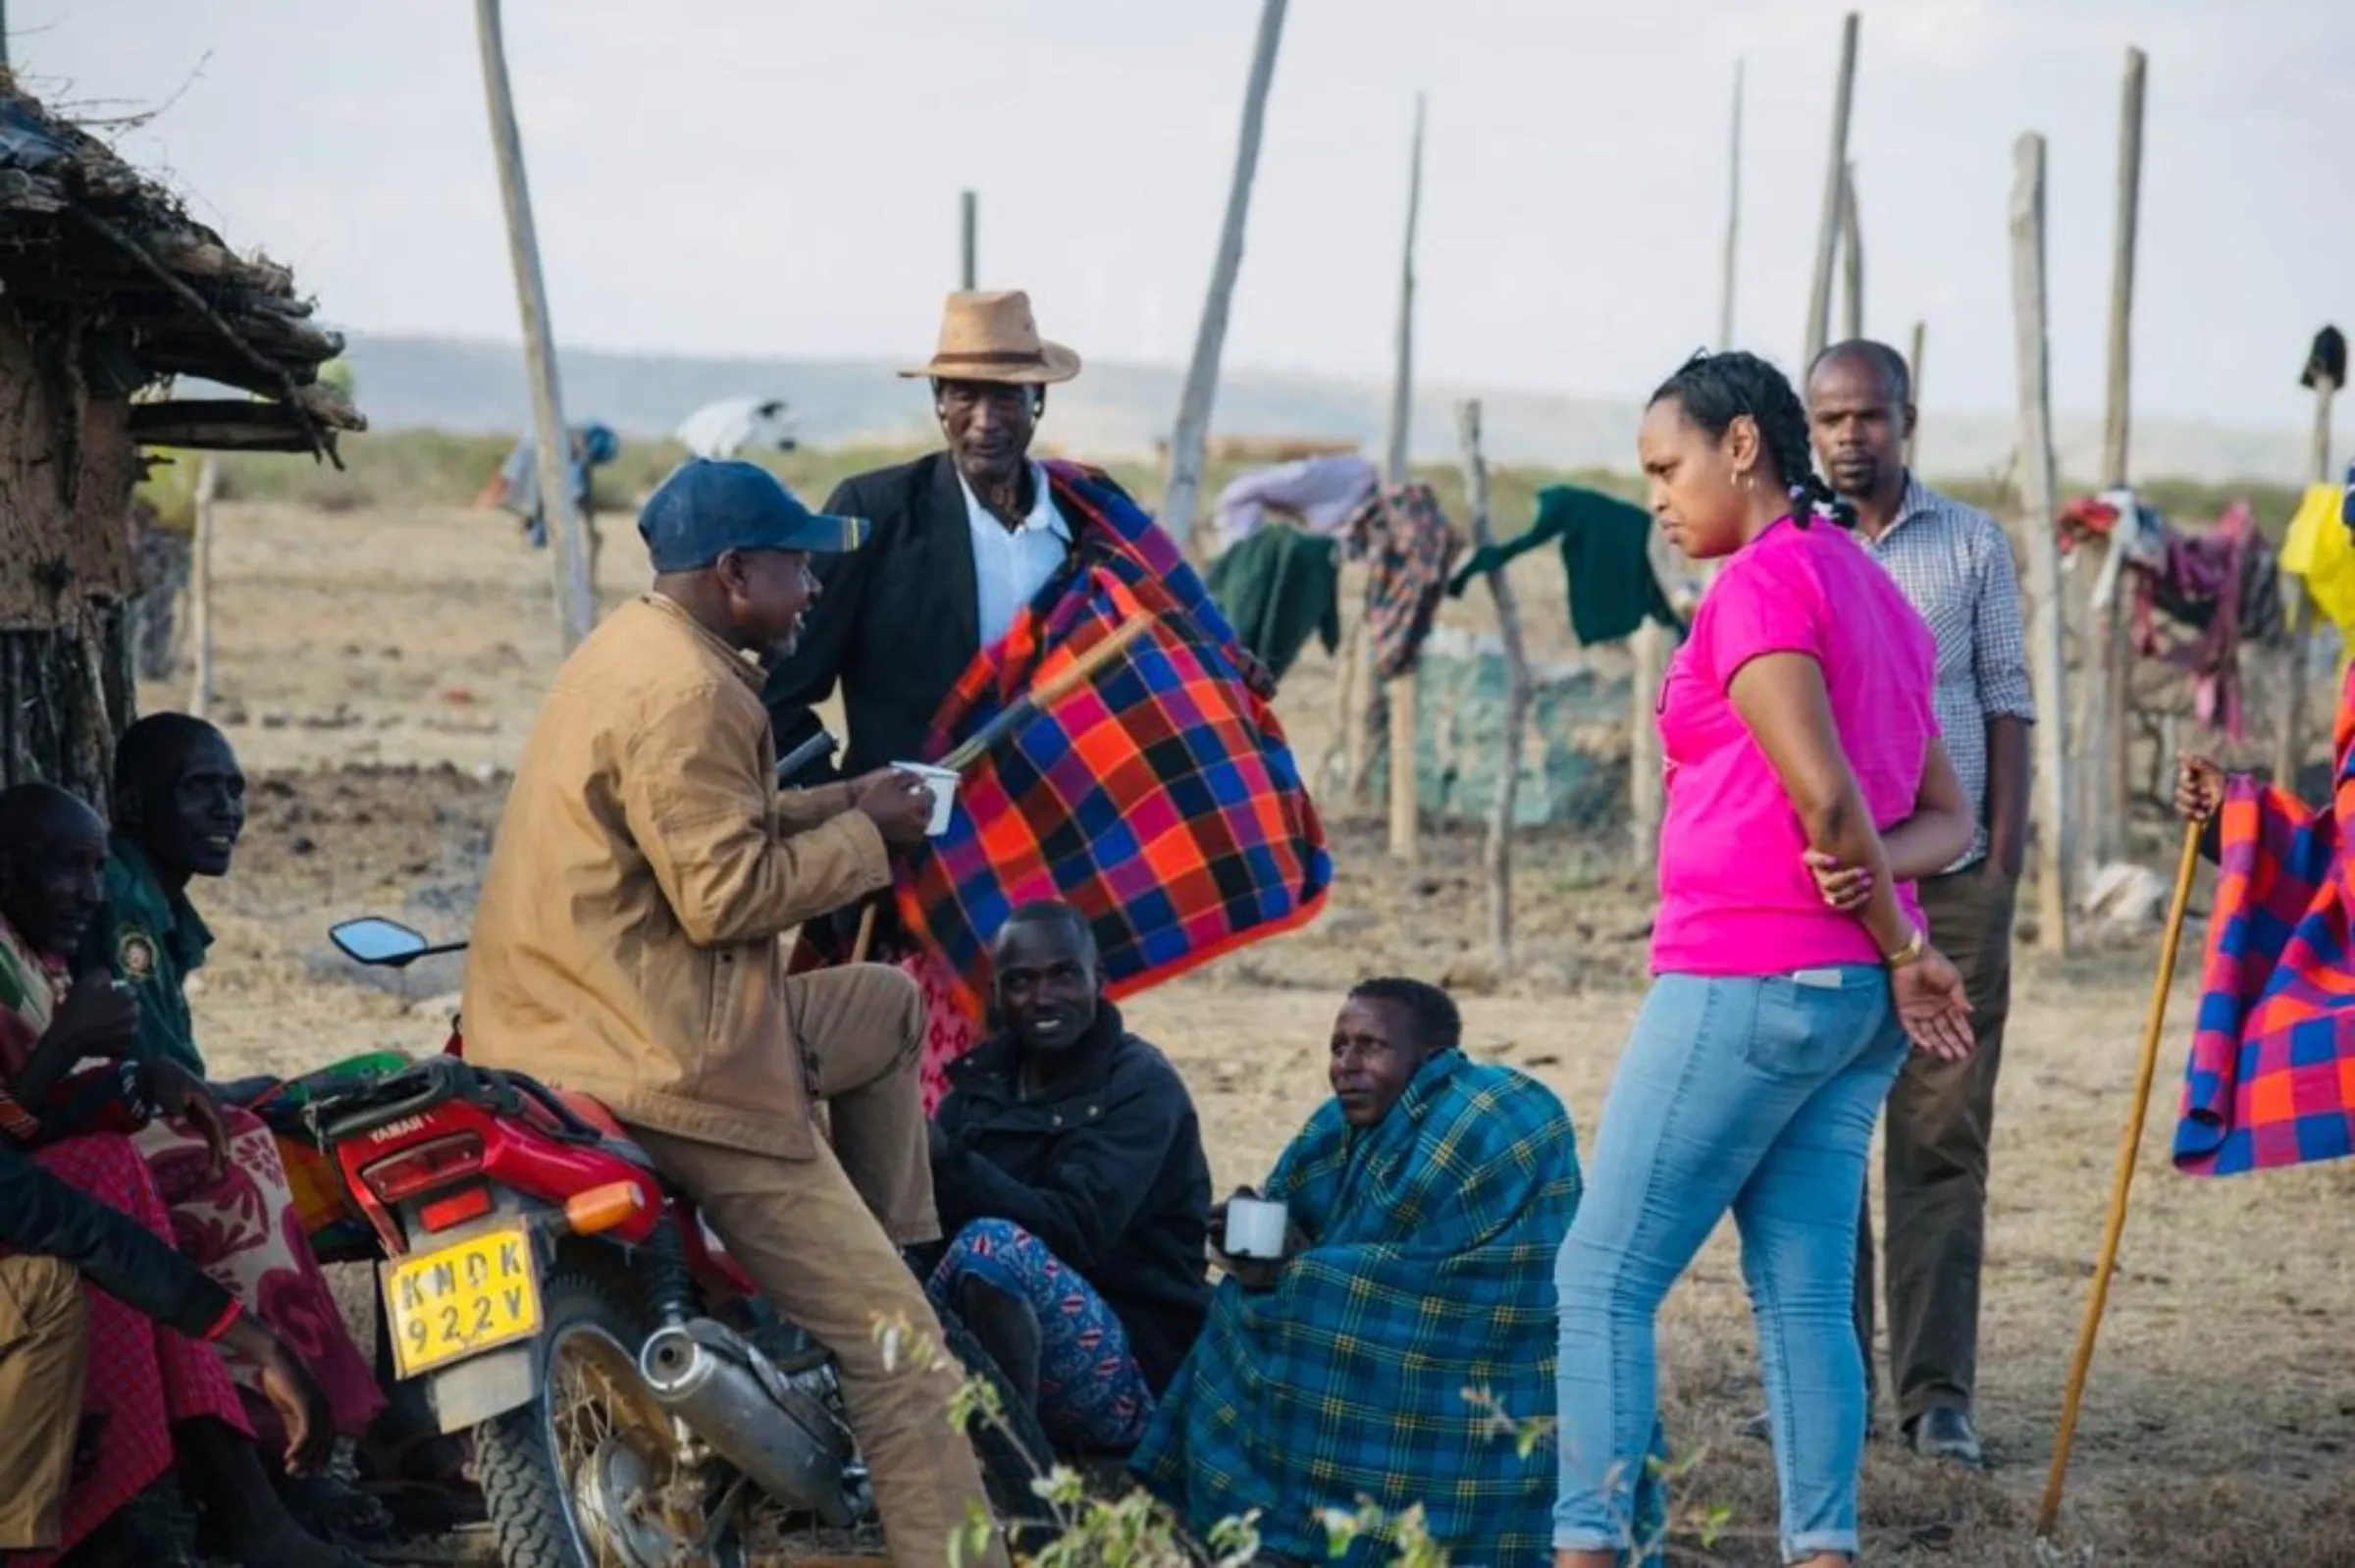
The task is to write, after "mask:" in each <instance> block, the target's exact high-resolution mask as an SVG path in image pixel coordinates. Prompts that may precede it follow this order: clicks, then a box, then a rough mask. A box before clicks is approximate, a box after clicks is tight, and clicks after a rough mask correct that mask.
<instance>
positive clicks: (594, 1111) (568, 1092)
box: [554, 1089, 630, 1143]
mask: <svg viewBox="0 0 2355 1568" xmlns="http://www.w3.org/2000/svg"><path fill="white" fill-rule="evenodd" d="M554 1092H555V1096H556V1098H557V1099H559V1100H561V1101H563V1102H564V1108H565V1109H566V1110H567V1111H570V1112H571V1113H572V1114H573V1115H574V1116H577V1117H579V1118H580V1119H581V1120H582V1121H584V1122H586V1123H588V1124H590V1125H591V1126H593V1127H595V1128H597V1130H598V1131H600V1132H602V1133H603V1134H604V1135H605V1136H606V1137H608V1138H611V1139H612V1140H613V1141H614V1142H616V1143H627V1142H629V1141H630V1135H629V1133H628V1132H627V1131H626V1130H625V1129H624V1128H623V1127H622V1124H621V1122H620V1119H619V1118H617V1117H615V1116H614V1115H613V1113H612V1112H611V1111H609V1110H607V1109H605V1102H604V1101H602V1100H600V1099H598V1098H597V1097H596V1096H595V1095H590V1094H583V1093H582V1092H581V1091H580V1090H578V1089H557V1090H556V1091H554Z"/></svg>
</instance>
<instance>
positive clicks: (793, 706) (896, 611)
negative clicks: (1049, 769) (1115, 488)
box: [762, 451, 1076, 782]
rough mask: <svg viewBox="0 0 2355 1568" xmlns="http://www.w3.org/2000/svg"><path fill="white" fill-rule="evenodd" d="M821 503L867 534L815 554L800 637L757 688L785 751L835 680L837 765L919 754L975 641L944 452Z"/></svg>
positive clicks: (958, 495)
mask: <svg viewBox="0 0 2355 1568" xmlns="http://www.w3.org/2000/svg"><path fill="white" fill-rule="evenodd" d="M826 510H827V511H829V512H832V513H834V514H836V515H838V516H844V517H864V518H865V519H866V520H867V521H868V522H870V523H871V524H873V525H874V527H873V532H872V533H871V534H870V535H869V536H868V538H867V540H866V543H865V544H864V546H863V547H862V548H861V549H855V550H852V551H851V552H850V553H848V554H844V555H821V556H819V557H817V558H816V560H815V561H814V563H813V564H814V567H815V570H816V573H817V580H818V583H819V585H820V587H821V589H822V592H821V593H820V595H819V597H818V601H817V602H816V603H815V604H813V605H811V608H810V612H809V614H808V616H807V618H806V619H805V620H804V622H803V625H802V643H801V647H800V648H798V649H797V650H795V652H794V653H793V656H792V657H790V658H787V659H783V660H780V661H779V662H778V663H777V664H776V666H775V667H774V668H772V669H771V670H770V672H769V676H768V684H767V687H766V689H765V691H764V692H763V694H762V695H763V700H764V701H765V702H766V703H767V704H768V713H769V719H770V722H771V723H772V724H773V725H774V726H775V729H776V736H777V755H778V756H780V757H782V756H784V755H785V754H787V753H788V752H791V751H792V750H793V749H794V748H795V747H797V746H799V745H801V744H802V742H804V741H806V740H808V739H809V738H810V737H811V736H812V735H815V734H816V733H817V728H818V723H817V715H816V713H815V711H814V709H815V707H816V706H817V705H818V704H819V703H822V702H824V701H825V700H826V698H827V697H828V696H829V695H830V694H831V693H832V692H833V690H834V688H835V686H836V685H838V684H839V685H840V686H841V688H842V706H843V713H844V717H845V718H846V719H847V720H848V727H849V729H850V734H849V735H847V736H845V737H844V747H843V751H842V753H841V760H840V767H839V773H840V774H841V775H843V776H849V777H857V776H858V775H859V774H861V773H864V772H867V771H869V770H871V769H874V768H878V767H883V766H885V765H887V764H889V763H892V762H909V761H917V760H921V757H922V754H921V752H920V750H919V748H921V747H922V745H923V742H924V737H925V735H926V734H928V733H929V732H930V730H931V728H932V720H933V717H934V716H935V715H936V714H937V713H938V712H939V711H940V705H941V703H942V702H943V701H944V700H946V699H947V697H948V695H949V691H950V688H952V687H954V686H955V685H956V684H957V680H958V677H959V676H961V675H963V674H964V673H965V671H966V667H967V666H968V665H969V664H971V663H972V661H973V655H974V654H975V653H979V652H980V651H981V608H980V598H979V589H978V587H977V583H976V579H975V577H974V575H973V545H972V533H971V527H972V525H971V523H970V521H969V519H968V513H967V510H966V504H965V488H964V487H963V486H962V485H960V484H959V483H958V480H957V469H956V466H955V465H954V464H953V463H952V462H950V460H949V454H948V453H947V452H945V451H939V452H933V453H931V454H930V455H928V456H924V457H918V458H917V459H916V461H914V462H912V463H902V464H900V465H899V466H898V467H896V468H879V469H877V470H875V471H874V472H873V473H869V474H858V475H854V476H853V477H852V478H850V479H846V480H844V481H843V482H842V485H841V486H840V487H839V488H838V489H836V491H835V492H834V494H833V496H832V497H830V498H828V500H827V501H826ZM1073 526H1074V527H1076V523H1075V522H1074V525H1073ZM806 781H807V782H816V781H817V779H816V778H815V777H814V776H813V777H811V778H809V779H808V780H806Z"/></svg>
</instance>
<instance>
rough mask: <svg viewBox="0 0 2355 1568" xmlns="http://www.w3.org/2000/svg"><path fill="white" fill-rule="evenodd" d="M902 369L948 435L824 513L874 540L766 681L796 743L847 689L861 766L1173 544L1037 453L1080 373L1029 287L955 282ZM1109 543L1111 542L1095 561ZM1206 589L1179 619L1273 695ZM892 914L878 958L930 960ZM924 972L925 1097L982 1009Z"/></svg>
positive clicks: (785, 743) (1080, 472) (1041, 647)
mask: <svg viewBox="0 0 2355 1568" xmlns="http://www.w3.org/2000/svg"><path fill="white" fill-rule="evenodd" d="M900 374H901V375H902V376H903V377H905V378H908V379H910V380H923V381H927V382H929V383H930V385H931V389H932V411H933V415H934V417H935V418H936V419H937V420H938V421H939V423H940V430H941V435H942V436H943V438H945V441H946V445H945V447H944V449H942V450H940V451H936V452H929V453H927V454H925V455H924V456H922V457H918V458H916V460H915V461H914V462H909V463H901V464H898V465H896V466H894V467H890V468H883V469H878V470H876V471H874V472H872V473H866V474H860V475H856V476H854V477H853V478H851V479H849V480H846V481H845V482H844V483H843V485H842V486H841V488H840V489H838V490H836V491H835V493H834V495H833V497H831V498H830V499H829V500H828V501H827V503H826V509H827V510H828V511H830V512H834V513H837V514H840V515H845V516H854V517H864V518H866V519H867V520H869V522H871V524H872V525H873V528H874V537H873V540H872V542H871V543H870V544H869V545H868V546H867V548H865V549H862V550H860V551H858V552H857V553H855V554H845V555H836V556H832V557H829V558H826V559H823V560H821V561H819V562H818V563H817V565H816V570H817V573H818V580H819V582H820V583H821V584H822V586H823V589H824V592H823V594H822V596H821V597H820V598H819V600H818V601H817V602H816V603H815V604H814V605H812V606H811V611H810V616H809V621H808V625H807V628H806V630H805V633H804V636H803V638H802V642H801V646H800V649H799V651H798V652H797V653H794V654H793V655H792V656H791V657H789V658H786V659H783V660H781V661H779V662H778V664H777V665H776V666H775V667H774V669H773V670H772V672H771V674H770V677H769V680H768V685H767V688H766V691H765V693H764V698H765V701H766V702H767V704H768V709H769V714H770V716H771V718H772V720H773V722H774V725H775V729H776V737H777V748H778V751H779V754H780V755H785V754H790V753H791V752H792V751H794V750H795V749H796V748H797V747H799V746H801V745H802V744H803V743H804V742H805V741H808V740H809V739H811V737H813V736H814V735H816V733H817V729H818V721H817V717H816V715H815V712H814V709H815V707H816V706H817V705H818V704H819V703H821V702H823V701H824V700H825V699H826V698H827V697H828V696H829V695H830V694H831V693H832V692H833V690H834V689H835V688H836V687H837V686H839V687H840V688H841V691H842V700H843V707H844V712H845V717H846V719H847V721H848V725H849V731H850V734H849V744H848V746H847V748H846V749H845V752H844V755H843V758H842V769H843V771H844V772H845V773H847V774H849V775H852V776H856V775H858V774H861V773H864V772H865V771H867V770H869V769H872V768H876V767H881V766H885V765H887V764H889V763H892V762H896V761H906V760H917V759H925V758H930V757H932V756H937V755H939V748H937V747H933V746H932V745H931V744H930V743H931V742H933V741H934V740H935V739H936V738H937V737H936V735H935V731H936V730H937V729H939V728H940V726H941V725H942V724H943V723H944V720H946V719H947V718H948V715H947V714H946V711H945V710H946V709H947V707H948V706H950V700H951V698H952V695H953V694H955V693H957V692H958V690H959V688H960V682H963V681H968V680H971V679H973V678H974V677H973V675H972V673H971V672H973V671H974V669H975V667H976V665H977V664H981V663H990V662H992V661H993V660H994V661H995V662H997V663H999V664H1001V665H1003V666H1004V667H1005V668H1006V669H1008V670H1010V671H1020V672H1022V673H1021V674H1010V675H1009V677H1008V678H1009V679H1021V678H1023V675H1026V673H1027V672H1028V671H1034V670H1035V669H1036V668H1037V666H1038V661H1039V659H1040V658H1041V657H1042V656H1043V655H1044V654H1045V653H1047V652H1048V651H1050V650H1051V649H1053V648H1057V647H1062V646H1068V645H1067V643H1066V642H1065V639H1066V638H1068V637H1069V636H1070V635H1071V634H1073V633H1074V632H1076V631H1077V630H1079V628H1080V627H1081V626H1082V625H1086V624H1092V623H1090V622H1087V621H1085V620H1084V619H1083V618H1080V617H1077V616H1075V614H1074V613H1073V612H1072V601H1073V598H1074V597H1075V596H1083V595H1084V594H1085V592H1086V589H1087V584H1086V583H1085V582H1084V581H1082V580H1081V579H1083V578H1084V577H1085V576H1086V574H1085V573H1082V572H1075V571H1073V570H1069V568H1073V567H1075V566H1076V565H1077V563H1078V562H1079V561H1080V560H1081V559H1082V558H1083V557H1086V558H1097V559H1100V558H1101V556H1102V553H1103V551H1110V552H1112V553H1116V554H1121V555H1122V556H1123V558H1124V559H1125V560H1126V561H1128V562H1130V563H1131V564H1133V563H1136V562H1140V561H1142V560H1143V559H1144V555H1145V554H1146V553H1153V552H1156V551H1159V550H1161V549H1162V547H1161V545H1160V543H1159V542H1154V543H1148V544H1139V543H1138V542H1137V541H1135V540H1133V539H1130V538H1129V534H1130V533H1131V532H1132V531H1134V530H1136V529H1138V528H1140V527H1141V529H1142V530H1143V531H1144V532H1147V533H1157V532H1158V530H1156V529H1155V528H1154V525H1153V524H1152V523H1151V522H1150V520H1149V519H1146V518H1145V516H1144V514H1143V512H1142V511H1141V509H1139V508H1138V507H1137V506H1136V503H1135V502H1134V501H1133V500H1131V499H1130V498H1129V497H1127V496H1126V495H1125V494H1124V493H1122V491H1121V490H1120V487H1119V486H1118V485H1116V484H1114V483H1113V482H1112V480H1111V479H1110V478H1109V477H1107V476H1105V475H1104V474H1102V473H1100V472H1097V471H1094V470H1089V469H1083V468H1081V467H1079V466H1077V465H1075V464H1070V463H1055V464H1052V465H1049V464H1045V463H1041V462H1039V461H1037V460H1035V459H1033V458H1032V457H1031V455H1030V445H1031V441H1032V438H1033V437H1034V436H1035V435H1036V434H1037V430H1038V421H1039V416H1040V415H1041V414H1042V413H1044V412H1045V410H1046V406H1047V389H1048V388H1049V387H1053V386H1059V385H1061V384H1062V383H1064V382H1068V381H1070V380H1071V379H1072V378H1073V377H1074V376H1076V375H1078V374H1079V356H1078V355H1077V354H1075V353H1073V351H1072V350H1071V349H1069V348H1066V347H1065V346H1063V345H1062V344H1061V343H1057V342H1053V341H1050V340H1047V339H1046V338H1044V337H1042V336H1041V335H1040V333H1039V330H1038V323H1037V321H1036V320H1035V319H1034V318H1033V316H1032V315H1031V310H1030V299H1029V296H1028V295H1027V294H1024V293H1022V292H1021V291H1019V290H1015V291H1006V292H967V293H953V294H951V295H949V296H948V302H947V308H946V311H945V313H944V315H943V317H942V321H941V328H940V340H939V344H938V347H937V348H936V349H935V351H934V353H933V355H932V357H931V358H930V359H929V360H927V361H926V362H925V363H923V364H921V365H918V366H916V367H913V368H911V369H908V370H903V371H901V372H900ZM1097 545H1101V546H1102V547H1103V550H1102V551H1098V552H1097V554H1096V555H1095V556H1093V557H1090V555H1089V551H1090V549H1092V548H1093V547H1094V546H1097ZM1168 553H1169V554H1170V556H1171V559H1170V560H1169V562H1168V563H1167V566H1166V567H1164V566H1155V567H1152V568H1150V569H1149V570H1148V573H1147V574H1148V575H1152V576H1156V577H1160V578H1164V579H1169V578H1172V577H1181V578H1182V579H1183V580H1184V582H1185V583H1186V584H1187V585H1191V586H1192V587H1198V584H1197V583H1196V580H1195V579H1194V578H1193V575H1192V573H1191V572H1190V571H1189V570H1188V569H1187V568H1186V567H1185V566H1184V565H1183V563H1182V562H1181V561H1178V560H1177V559H1176V558H1175V552H1174V551H1169V552H1168ZM1059 584H1060V585H1063V586H1062V588H1061V589H1058V590H1057V591H1056V592H1054V593H1050V592H1049V591H1050V588H1051V587H1054V586H1055V585H1059ZM1064 590H1071V591H1070V592H1065V591H1064ZM1187 592H1188V593H1190V592H1191V588H1189V589H1188V590H1187ZM1196 597H1197V598H1198V599H1199V601H1200V605H1201V606H1202V609H1201V612H1199V613H1197V612H1195V611H1190V610H1189V611H1187V612H1185V613H1184V615H1183V616H1182V617H1181V618H1183V619H1184V620H1186V621H1187V623H1188V624H1189V625H1191V626H1193V627H1194V632H1193V633H1191V634H1189V635H1192V636H1193V637H1194V640H1195V641H1196V642H1197V643H1200V644H1203V645H1208V646H1210V647H1213V648H1215V649H1216V653H1213V654H1211V655H1209V657H1210V660H1211V663H1212V664H1214V665H1217V666H1219V668H1220V669H1221V670H1222V671H1223V672H1224V673H1223V675H1222V676H1221V678H1224V679H1229V680H1231V679H1233V678H1234V677H1236V676H1239V677H1240V678H1241V680H1242V681H1243V682H1244V683H1245V684H1247V685H1248V686H1249V688H1250V694H1249V696H1250V700H1251V701H1253V702H1263V701H1264V700H1265V699H1266V698H1267V697H1269V696H1271V695H1272V694H1273V692H1274V682H1273V680H1272V679H1271V678H1270V677H1269V675H1268V673H1267V670H1266V668H1265V666H1264V665H1262V664H1260V662H1259V661H1258V660H1257V659H1255V658H1253V657H1252V656H1251V655H1250V654H1249V653H1245V652H1244V651H1243V650H1242V649H1241V648H1240V645H1239V644H1236V643H1234V641H1233V635H1232V633H1231V631H1230V630H1229V629H1228V628H1227V627H1226V626H1225V625H1224V623H1223V620H1222V619H1221V618H1220V617H1219V616H1218V614H1217V611H1216V609H1215V607H1214V606H1210V605H1209V601H1208V598H1207V596H1206V595H1200V596H1196ZM1187 602H1189V603H1190V602H1192V600H1190V599H1189V600H1188V601H1187ZM1001 654H1002V655H1003V657H1002V658H1001V657H999V656H998V655H1001ZM951 727H952V728H954V727H956V726H955V725H954V723H952V725H951ZM960 738H962V734H961V735H960ZM1284 765H1286V766H1288V759H1287V761H1286V763H1285V764H1284ZM934 848H935V849H937V848H939V846H937V845H936V846H934ZM1037 891H1038V896H1042V897H1044V896H1053V895H1056V894H1057V893H1058V891H1059V890H1055V889H1046V888H1041V889H1039V890H1037ZM1092 913H1093V912H1091V914H1092ZM879 923H880V924H881V926H882V929H881V930H880V931H879V932H878V933H877V939H876V940H877V946H876V947H875V949H874V950H873V951H874V954H875V956H878V957H887V958H892V959H895V960H898V961H901V962H905V963H907V964H908V966H909V967H911V969H912V971H915V972H918V973H919V974H920V973H922V972H923V967H922V965H921V963H920V962H919V961H917V960H916V958H915V956H914V953H913V951H912V944H911V943H909V942H908V941H907V940H906V939H905V938H904V937H903V936H901V935H900V934H899V933H898V932H897V930H896V926H897V921H896V920H893V919H890V918H885V919H884V920H882V921H881V922H879ZM844 934H845V935H847V933H844ZM993 934H994V933H993ZM981 940H982V941H983V943H986V941H987V934H984V935H983V937H982V939H981ZM820 945H823V942H822V938H821V942H820ZM848 945H849V944H848V942H847V940H838V941H837V942H836V943H835V946H836V947H837V948H839V949H847V948H848ZM926 984H927V989H928V990H930V991H931V992H932V1001H933V1008H932V1031H931V1038H930V1040H929V1041H928V1042H927V1049H926V1054H925V1082H926V1094H927V1098H928V1099H936V1098H937V1096H938V1094H939V1093H940V1092H941V1090H942V1089H943V1087H944V1079H943V1078H942V1076H941V1070H942V1069H945V1067H946V1065H947V1063H948V1062H949V1061H950V1060H953V1059H954V1058H955V1057H957V1056H958V1055H961V1054H962V1053H963V1051H964V1050H965V1049H966V1048H967V1047H968V1046H970V1045H971V1044H972V1043H974V1041H975V1039H976V1038H977V1035H978V1021H979V1020H978V1019H971V1018H966V1019H962V1020H960V1019H958V1018H956V1017H953V1016H952V1012H953V1010H950V1009H948V1008H947V1007H946V1006H945V1004H944V1002H943V998H942V994H941V992H940V991H939V989H938V987H937V986H936V985H934V984H933V983H932V980H930V979H927V981H926ZM968 1012H969V1009H968Z"/></svg>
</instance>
